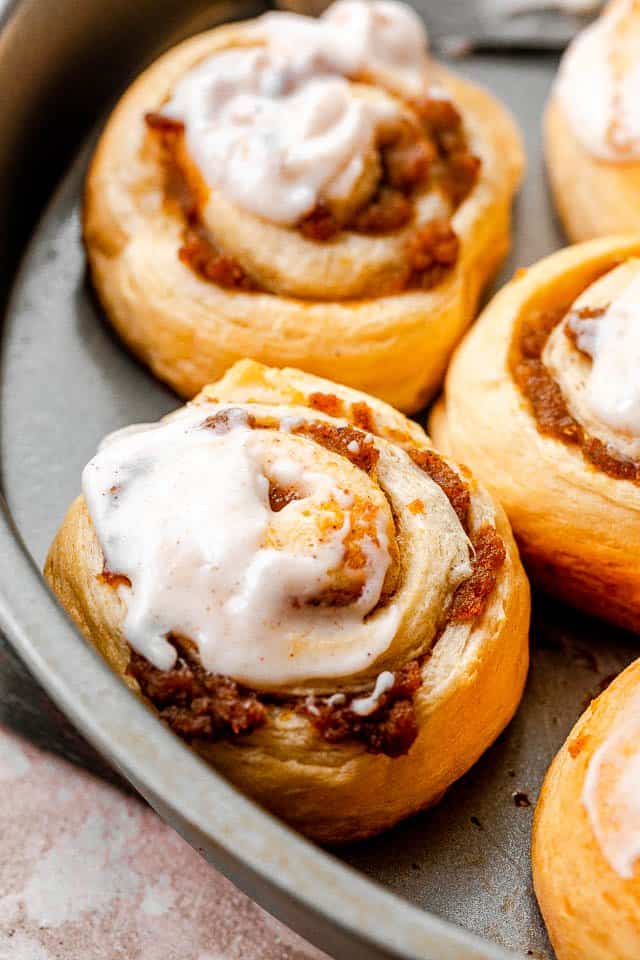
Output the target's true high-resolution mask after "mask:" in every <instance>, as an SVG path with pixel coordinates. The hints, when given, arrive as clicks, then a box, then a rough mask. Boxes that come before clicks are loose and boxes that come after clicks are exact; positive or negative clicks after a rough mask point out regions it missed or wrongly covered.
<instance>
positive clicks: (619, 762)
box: [532, 660, 640, 960]
mask: <svg viewBox="0 0 640 960" xmlns="http://www.w3.org/2000/svg"><path fill="white" fill-rule="evenodd" d="M532 856H533V877H534V885H535V890H536V894H537V897H538V901H539V903H540V909H541V911H542V915H543V917H544V919H545V921H546V924H547V927H548V929H549V935H550V938H551V942H552V944H553V947H554V949H555V952H556V955H557V957H558V960H587V958H588V960H614V958H615V960H637V957H639V956H640V660H636V661H635V663H632V664H631V666H629V667H627V669H626V670H625V671H624V672H623V673H621V674H620V676H619V677H618V678H617V679H616V680H614V682H613V683H612V684H611V686H609V687H608V689H607V690H605V692H604V693H603V694H601V696H599V697H598V699H597V700H594V701H593V702H592V703H591V705H590V706H589V708H588V709H587V710H586V712H585V713H584V714H583V715H582V717H581V718H580V720H579V721H578V723H577V724H576V726H575V727H574V728H573V730H572V731H571V733H570V734H569V737H568V739H567V741H566V743H565V744H564V746H563V747H562V749H561V750H560V752H559V754H558V756H557V757H556V759H555V760H554V762H553V764H552V765H551V768H550V770H549V772H548V774H547V777H546V780H545V782H544V786H543V788H542V793H541V794H540V800H539V801H538V807H537V810H536V817H535V824H534V832H533V846H532Z"/></svg>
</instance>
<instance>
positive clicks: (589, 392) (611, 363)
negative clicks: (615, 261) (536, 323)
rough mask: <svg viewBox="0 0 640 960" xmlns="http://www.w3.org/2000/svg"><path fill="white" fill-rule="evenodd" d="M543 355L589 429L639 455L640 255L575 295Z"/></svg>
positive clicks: (635, 456)
mask: <svg viewBox="0 0 640 960" xmlns="http://www.w3.org/2000/svg"><path fill="white" fill-rule="evenodd" d="M567 327H568V329H569V331H570V332H571V333H572V334H573V337H574V338H575V346H574V345H573V344H572V343H571V341H570V340H569V339H568V338H567V335H566V333H567ZM576 347H577V348H578V349H576ZM543 360H544V362H545V364H546V366H547V367H548V369H549V371H550V372H551V374H552V376H553V378H554V380H556V382H557V383H558V385H559V386H560V389H561V391H562V394H563V397H564V399H565V402H566V404H567V406H568V408H569V410H570V412H571V414H572V416H573V417H574V419H575V420H577V422H578V423H580V424H581V425H582V427H583V428H584V429H585V430H586V432H587V433H588V434H589V435H590V436H593V437H597V438H598V439H599V440H601V441H602V442H603V443H605V444H606V445H607V446H608V447H609V448H611V449H612V450H613V451H615V452H616V453H618V454H620V455H621V456H622V457H626V458H629V459H631V460H637V459H639V458H640V260H637V259H635V258H631V259H629V260H627V261H625V262H624V263H622V264H619V265H618V266H616V267H614V268H613V269H612V270H610V271H609V272H608V273H606V274H604V275H603V276H601V277H599V278H598V279H597V280H596V281H595V282H594V283H592V284H591V285H590V286H589V287H588V288H587V289H586V290H585V291H584V292H583V293H582V294H581V295H580V296H579V297H578V298H577V299H576V300H575V302H574V303H573V305H572V307H571V309H570V310H569V311H568V313H567V315H566V317H565V318H564V320H563V322H562V323H561V324H559V325H558V326H557V327H556V328H555V329H554V330H553V332H552V333H551V336H550V337H549V340H548V341H547V344H546V346H545V348H544V352H543Z"/></svg>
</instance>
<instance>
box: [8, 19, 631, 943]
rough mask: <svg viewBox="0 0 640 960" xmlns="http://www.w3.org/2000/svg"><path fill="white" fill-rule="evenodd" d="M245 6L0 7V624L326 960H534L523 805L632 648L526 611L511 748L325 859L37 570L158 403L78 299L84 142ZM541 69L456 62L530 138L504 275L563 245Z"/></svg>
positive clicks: (136, 774) (81, 719)
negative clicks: (135, 684)
mask: <svg viewBox="0 0 640 960" xmlns="http://www.w3.org/2000/svg"><path fill="white" fill-rule="evenodd" d="M435 3H436V0H434V5H435ZM256 10H257V8H256V6H255V4H254V3H253V2H252V0H246V2H244V0H241V2H238V3H234V4H230V3H225V2H218V3H213V4H212V3H210V2H209V3H204V2H202V0H153V2H152V0H110V2H109V3H105V2H104V0H56V3H55V4H52V3H47V2H46V0H22V2H21V3H18V4H14V5H13V6H10V8H9V9H8V11H6V12H5V18H4V23H3V25H2V30H1V32H0V89H1V90H2V91H3V105H2V111H0V222H1V223H2V228H3V229H2V230H0V263H1V264H2V272H1V273H0V299H1V302H2V305H3V307H4V308H5V310H4V320H3V328H2V343H1V353H0V362H1V368H0V370H1V372H0V397H1V401H0V403H1V405H0V416H1V433H0V469H1V483H2V492H3V495H4V497H5V498H6V501H5V503H4V506H3V510H2V511H1V512H0V629H1V630H2V631H3V632H4V635H5V636H6V638H7V639H8V640H9V642H10V643H11V645H12V646H13V648H14V649H15V651H16V652H17V653H18V655H19V656H20V658H21V659H22V660H23V661H24V663H25V664H26V665H27V666H28V668H29V670H30V671H31V672H32V674H33V675H34V676H35V678H36V679H37V680H38V682H39V683H40V684H41V685H42V687H44V689H45V690H46V691H47V692H48V694H49V695H50V697H51V698H52V699H53V700H54V701H55V703H56V704H57V705H58V706H59V707H60V708H61V709H62V710H63V711H64V713H65V714H66V715H67V716H68V717H69V718H70V719H71V721H72V722H73V723H74V724H75V725H76V726H77V727H78V729H79V730H80V731H81V732H82V734H83V735H84V736H85V737H86V738H87V740H89V741H90V742H91V743H92V744H93V745H94V746H95V747H96V748H97V749H98V750H99V751H100V752H101V753H102V754H103V755H104V756H105V757H106V759H107V760H108V761H109V762H110V763H111V764H113V765H114V766H115V767H116V768H117V770H118V771H119V772H120V773H121V774H122V775H123V776H124V777H125V778H126V779H127V780H128V781H130V782H131V784H132V785H133V786H134V787H135V788H136V789H137V790H138V791H139V792H140V793H141V794H142V795H143V796H144V797H145V798H146V799H147V800H148V801H149V802H150V803H151V804H152V806H153V807H154V808H155V809H156V810H157V811H158V813H159V814H160V815H161V816H162V817H163V818H164V819H166V820H167V821H168V822H169V823H170V824H171V825H172V826H173V827H174V828H175V829H176V830H177V831H178V832H179V833H181V834H182V835H183V836H184V837H185V838H186V839H187V840H189V841H190V842H191V843H192V844H193V845H194V846H195V847H196V848H197V849H198V850H200V851H201V853H202V854H203V855H204V856H205V857H207V858H208V859H209V860H210V861H211V862H212V863H215V865H216V866H218V867H219V868H220V869H222V870H223V871H224V872H225V873H226V874H227V875H228V876H229V877H230V878H231V879H232V880H233V881H234V882H235V883H237V884H238V886H240V887H241V888H242V889H243V890H245V891H246V892H247V893H248V894H250V895H251V896H252V897H254V898H255V899H256V900H257V901H258V902H259V903H260V904H262V905H263V906H264V907H266V909H268V910H269V911H270V912H272V913H273V914H275V915H276V916H278V917H279V918H281V919H282V920H284V921H285V922H286V923H288V924H289V925H290V926H291V927H293V928H294V929H296V930H297V931H298V932H300V933H301V934H302V935H303V936H305V937H307V938H308V939H309V940H311V941H312V942H314V943H315V944H317V945H318V946H320V947H322V948H323V949H324V950H326V951H327V952H328V953H329V954H330V955H332V956H333V957H335V958H336V960H338V958H343V957H344V958H347V957H348V958H358V957H369V958H382V957H391V956H398V957H406V958H409V957H413V958H429V960H480V958H482V960H490V958H495V960H498V958H506V957H508V956H514V954H513V953H510V952H508V948H513V949H516V950H518V951H519V953H520V955H521V956H522V955H527V954H528V955H529V956H534V957H538V958H544V957H548V956H549V955H550V954H549V948H548V944H547V941H546V938H545V935H544V932H543V930H542V927H541V924H540V921H539V917H538V914H537V911H536V908H535V905H534V903H533V899H532V894H531V885H530V880H529V868H528V836H529V827H530V815H531V808H527V806H526V802H525V801H523V800H522V796H525V797H528V798H530V800H531V801H533V800H535V796H536V793H537V789H538V786H539V783H540V780H541V777H542V775H543V772H544V769H545V767H546V765H547V763H548V761H549V759H550V757H551V756H552V754H553V752H554V751H555V749H556V748H557V746H558V745H559V743H560V742H561V740H562V739H563V737H564V735H565V733H566V731H567V729H568V728H569V727H570V725H571V723H572V722H573V720H574V719H575V716H576V715H577V713H578V712H579V710H580V707H581V705H582V703H583V701H584V699H585V697H587V696H588V695H589V694H590V693H593V692H594V691H595V690H596V689H597V687H598V685H599V684H600V683H601V682H602V681H603V678H605V677H606V676H607V675H608V674H610V673H612V672H616V671H618V670H619V669H621V668H622V667H623V666H624V665H626V663H627V662H628V661H629V660H630V659H632V657H633V654H634V643H635V644H637V640H636V641H634V639H633V638H630V637H629V636H627V635H624V634H622V633H619V632H615V631H613V630H611V629H608V628H604V627H602V626H601V625H596V624H594V623H592V622H590V621H587V620H585V619H582V618H578V617H577V616H576V615H574V614H571V613H570V612H567V611H565V610H563V609H561V608H559V607H557V606H555V605H550V604H548V603H545V602H541V601H538V602H537V605H536V606H537V612H536V622H535V623H536V625H535V628H534V638H535V640H536V650H535V655H534V663H533V669H532V676H531V680H530V683H529V687H528V691H527V696H526V698H525V703H524V705H523V708H522V710H521V711H520V713H519V715H518V717H517V719H516V721H515V722H514V723H513V724H512V725H511V727H510V729H509V731H508V732H507V733H506V734H505V735H504V736H503V737H502V738H500V740H499V742H498V743H497V744H496V745H495V746H494V747H493V748H492V749H491V750H490V751H489V752H488V754H487V755H486V757H485V758H483V759H482V761H481V762H480V763H479V764H478V765H477V766H476V767H475V768H474V770H473V771H471V773H470V774H469V775H468V776H467V777H465V778H463V780H462V781H461V782H460V783H459V784H458V785H456V786H455V787H454V788H453V789H452V790H451V791H450V793H449V794H448V795H447V797H446V798H445V800H444V801H443V803H441V804H440V806H439V807H437V808H436V809H434V810H433V811H432V812H430V813H427V814H424V815H422V816H419V817H415V818H412V819H411V820H409V821H407V822H406V823H405V824H402V825H401V826H399V827H398V828H396V829H395V830H393V831H391V832H390V833H388V834H387V835H385V836H383V837H381V838H378V839H376V840H373V841H370V842H368V843H364V844H359V845H356V846H354V847H352V848H350V849H346V850H342V851H340V852H339V854H338V855H331V854H329V853H327V852H325V851H323V850H321V849H319V848H317V847H315V846H314V845H312V844H310V843H308V842H306V841H305V840H304V839H302V838H301V837H299V836H298V835H296V834H294V833H293V832H291V831H290V830H288V829H287V828H286V827H284V826H283V825H282V824H281V823H279V822H278V821H276V820H275V819H273V818H272V817H270V816H269V815H268V814H266V813H265V812H264V811H262V810H261V809H260V808H258V807H257V806H256V805H254V804H253V803H252V802H251V801H249V800H248V799H246V798H245V797H243V796H242V795H240V794H239V793H238V792H237V791H236V790H235V789H234V788H232V787H231V786H230V785H229V784H228V783H227V782H226V781H225V780H224V779H223V778H221V777H219V776H218V775H216V773H215V772H213V771H212V770H210V769H209V768H208V767H206V766H205V765H204V764H202V763H201V762H200V760H199V759H198V758H197V757H196V756H194V755H193V754H192V753H191V752H190V751H189V750H188V749H186V748H185V747H184V746H183V745H182V743H181V742H180V741H179V740H178V739H177V738H175V737H174V736H173V735H172V734H171V733H170V732H169V731H168V730H166V729H165V728H164V727H163V726H162V725H161V724H160V723H158V721H157V720H156V719H155V718H154V717H153V716H152V715H151V714H150V713H149V712H148V711H147V710H146V709H145V708H144V707H143V706H142V705H141V704H140V703H139V702H138V701H137V700H136V698H135V697H133V696H132V695H131V694H129V692H128V691H127V690H126V688H125V687H124V686H123V685H122V683H121V682H120V681H119V680H118V679H117V678H116V677H115V676H113V674H112V673H111V672H110V670H109V669H108V668H107V667H106V666H105V664H104V663H103V662H102V661H101V659H100V658H99V657H98V656H97V655H96V654H95V653H94V652H93V650H92V649H90V648H89V647H88V646H87V645H86V644H85V643H84V642H83V641H82V639H81V638H80V637H79V636H78V634H77V633H76V632H75V630H74V629H73V628H72V626H71V624H70V623H69V621H68V620H67V618H66V616H65V615H64V613H63V612H62V611H61V610H60V609H59V607H58V606H57V604H56V603H55V601H54V600H53V598H52V597H51V595H50V594H49V592H48V590H47V589H46V587H45V585H44V583H43V581H42V578H41V576H40V574H39V572H38V568H39V566H40V565H41V563H42V560H43V557H44V553H45V551H46V548H47V545H48V542H49V540H50V538H51V536H52V535H53V533H54V531H55V528H56V527H57V525H58V523H59V522H60V520H61V519H62V516H63V513H64V510H65V509H66V506H67V505H68V503H69V502H70V500H71V499H72V497H73V496H74V495H75V493H76V492H77V487H78V483H79V475H80V469H81V467H82V466H83V464H84V463H85V462H86V460H87V459H88V458H89V457H90V456H91V454H92V453H93V450H94V448H95V445H96V443H97V441H98V440H99V439H100V437H101V436H102V435H103V434H104V433H106V432H107V431H108V430H111V429H114V428H115V427H117V426H120V425H122V424H124V423H126V422H130V421H135V420H143V419H151V418H155V417H157V416H160V415H162V414H163V413H164V412H166V411H167V410H169V409H171V408H172V407H173V406H176V405H177V401H176V399H175V397H173V396H172V395H171V394H170V393H169V391H167V390H166V389H165V388H164V387H162V386H161V385H160V384H158V383H157V382H155V381H154V380H153V379H152V378H151V377H150V376H149V374H148V373H146V371H144V370H143V369H142V368H141V367H139V366H138V364H137V363H136V362H135V361H134V360H133V359H132V358H131V357H130V356H129V355H128V354H127V353H126V352H125V351H124V350H123V348H122V347H121V346H120V344H119V343H117V342H116V341H115V339H114V337H113V336H112V335H111V333H110V331H109V329H108V328H107V327H106V325H105V324H104V322H103V320H102V318H101V315H100V312H99V310H98V308H97V306H96V304H95V302H94V301H93V299H92V297H91V293H90V290H89V289H88V286H87V284H86V281H85V277H84V258H83V254H82V248H81V243H80V235H79V203H80V195H81V184H82V178H83V172H84V165H85V162H86V156H87V150H86V148H85V150H84V151H83V150H81V147H82V144H83V142H85V140H86V137H87V135H88V134H89V132H90V131H91V130H92V129H93V128H94V127H95V126H96V122H97V121H98V120H99V118H100V116H102V115H103V113H104V110H105V108H106V106H107V105H108V104H109V103H110V102H111V101H112V100H113V98H114V96H116V95H117V93H118V92H119V91H120V90H121V89H122V88H123V85H124V84H125V83H126V81H127V80H128V79H129V78H130V77H131V76H132V75H133V74H135V73H136V72H137V71H138V70H139V69H140V68H141V67H142V66H144V65H145V63H147V62H148V61H149V60H150V59H152V58H153V56H155V55H156V54H157V53H158V52H159V51H160V50H161V49H163V48H164V47H166V46H167V45H169V44H170V43H173V42H175V41H176V40H178V39H180V38H181V37H182V36H185V35H187V34H189V33H192V32H194V31H195V30H197V29H202V28H203V27H205V26H207V25H210V24H212V23H215V22H219V21H220V20H222V19H228V18H230V17H235V16H238V17H241V16H247V15H250V14H252V13H254V12H256ZM554 65H555V64H554V61H553V60H552V59H549V60H544V59H543V60H539V59H536V60H533V59H528V60H523V61H516V60H515V59H510V58H508V57H506V56H503V57H501V58H489V59H485V60H482V59H478V60H469V61H465V63H464V64H463V66H462V69H463V70H464V72H465V73H467V75H469V76H471V77H472V78H474V79H477V80H480V81H482V82H485V83H486V84H488V85H489V86H492V87H493V88H494V89H495V90H496V91H497V92H499V93H501V94H502V95H503V97H504V98H505V99H507V101H508V102H509V103H510V105H511V106H512V109H513V110H514V112H516V113H517V115H518V116H519V118H520V120H521V121H522V122H523V124H524V127H525V130H526V132H527V136H528V147H529V155H530V158H531V170H530V175H529V179H528V181H527V185H526V187H525V190H524V193H523V196H522V199H521V201H520V204H519V210H518V225H519V226H518V231H517V242H516V249H515V253H514V256H513V258H512V261H511V264H510V266H509V268H508V270H511V269H513V266H515V265H516V264H526V263H529V262H531V261H532V260H533V259H536V258H537V257H538V256H540V255H541V254H543V253H544V252H546V251H548V250H550V249H553V248H554V247H557V246H558V245H559V244H560V243H561V237H560V236H559V234H558V233H557V231H556V227H555V225H554V223H553V220H552V218H551V215H550V211H549V208H548V204H547V200H546V194H545V187H544V182H543V179H542V176H541V170H540V161H539V143H538V123H539V113H540V107H541V104H542V102H543V100H544V96H545V94H546V91H547V87H548V84H549V81H550V78H551V76H552V73H553V70H554ZM73 158H76V159H75V162H74V163H73V164H71V160H72V159H73ZM66 168H69V173H68V174H67V176H66V177H65V179H64V181H63V182H62V185H61V187H60V188H59V189H58V190H57V191H56V192H55V193H54V187H55V184H56V183H57V182H58V180H59V179H60V176H61V174H62V172H63V170H65V169H66ZM38 219H39V224H38V226H37V228H35V230H34V224H35V223H36V221H37V220H38ZM27 244H28V251H27V253H26V256H24V258H23V254H24V251H25V249H26V247H27ZM21 258H22V263H21V266H20V268H19V269H18V265H19V263H20V261H21ZM514 794H518V795H519V799H518V804H517V805H516V803H514V799H513V795H514ZM354 867H356V868H357V869H353V868H354ZM376 881H377V882H376ZM450 921H455V923H452V922H450ZM458 924H462V925H463V926H459V925H458ZM465 928H466V929H465Z"/></svg>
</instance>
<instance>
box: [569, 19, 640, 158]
mask: <svg viewBox="0 0 640 960" xmlns="http://www.w3.org/2000/svg"><path fill="white" fill-rule="evenodd" d="M634 4H635V0H618V2H617V3H613V4H611V5H610V6H609V7H608V8H607V10H605V12H604V13H603V15H602V16H601V17H600V18H599V19H598V20H597V21H596V22H595V23H593V24H592V25H591V26H589V27H587V29H586V30H583V31H582V33H580V34H579V35H578V36H577V37H576V39H575V40H574V41H573V43H572V44H571V46H570V47H569V49H568V50H567V52H566V53H565V55H564V57H563V60H562V64H561V66H560V70H559V73H558V79H557V81H556V94H557V96H558V98H559V101H560V103H561V104H562V107H563V110H564V112H565V115H566V117H567V119H568V121H569V123H570V124H571V126H572V128H573V132H574V134H575V135H576V137H577V138H578V139H579V140H580V141H581V143H582V144H583V145H584V146H585V147H586V148H587V150H589V151H590V152H591V153H592V154H593V155H594V156H596V157H601V158H603V159H606V160H618V161H619V160H625V159H634V158H637V157H638V156H640V58H639V57H638V56H637V55H636V56H628V55H627V54H628V51H626V50H625V49H623V47H624V44H625V35H627V34H628V33H629V29H628V28H629V25H628V24H627V22H626V19H627V18H631V17H637V12H636V11H635V10H634Z"/></svg>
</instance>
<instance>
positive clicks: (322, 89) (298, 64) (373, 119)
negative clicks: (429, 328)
mask: <svg viewBox="0 0 640 960" xmlns="http://www.w3.org/2000/svg"><path fill="white" fill-rule="evenodd" d="M252 37H253V38H255V45H249V46H237V47H233V48H230V49H227V50H224V51H221V52H220V53H217V54H214V55H213V56H211V57H208V58H207V59H205V60H204V61H202V62H201V63H200V64H198V65H197V66H196V67H194V68H193V69H191V70H189V71H188V72H187V73H186V74H185V75H184V76H183V77H182V78H181V79H180V80H179V81H178V83H177V84H176V86H175V88H174V90H173V93H172V96H171V98H170V100H169V102H168V103H167V104H166V105H165V106H164V107H163V113H164V114H165V115H167V116H169V117H171V118H173V119H176V120H180V121H182V122H183V123H184V124H185V138H186V145H187V149H188V151H189V153H190V155H191V157H192V159H193V160H194V162H195V163H196V165H197V166H198V168H199V170H200V172H201V174H202V176H203V177H204V180H205V181H206V183H207V184H208V186H209V187H210V188H212V189H213V188H215V189H219V190H221V191H222V192H223V193H224V194H225V195H226V196H228V198H229V199H230V200H232V201H233V202H235V203H237V204H238V205H239V206H241V207H243V208H244V209H246V210H249V211H251V212H253V213H255V214H256V215H258V216H260V217H263V218H264V219H267V220H270V221H272V222H274V223H279V224H289V225H290V224H293V223H295V222H296V221H298V220H300V219H301V218H302V217H303V216H305V215H306V214H308V213H310V212H311V210H313V208H314V207H315V206H316V205H317V204H318V203H319V202H321V201H327V202H331V201H332V200H336V201H340V200H341V199H343V198H347V199H348V198H349V196H350V194H351V192H352V191H353V190H354V189H355V188H356V187H357V184H358V182H359V181H360V179H361V178H362V177H363V176H364V175H365V172H366V165H367V163H371V162H372V157H371V155H372V151H373V148H374V145H375V135H376V130H377V128H378V126H379V124H380V123H381V122H382V121H384V120H385V119H389V118H392V117H394V116H397V115H398V112H399V107H398V105H397V104H396V103H395V102H394V101H393V99H392V98H391V97H389V96H387V95H385V94H384V93H382V92H379V91H378V92H376V91H373V90H370V89H367V88H363V87H362V86H359V85H357V84H355V85H354V84H351V83H349V82H348V80H347V78H365V77H366V76H371V75H372V76H378V77H380V78H381V79H382V80H383V81H385V80H386V81H387V82H388V85H389V86H390V87H392V88H394V89H397V90H399V91H402V92H404V94H406V95H408V96H411V95H418V94H420V93H421V92H424V90H425V88H426V85H427V72H428V66H429V61H428V55H427V36H426V32H425V29H424V27H423V25H422V22H421V20H420V19H419V17H418V16H417V15H416V14H415V13H414V12H413V11H412V10H411V9H410V8H409V7H408V6H406V5H405V4H403V3H399V2H396V0H339V2H337V3H335V4H334V5H333V6H332V7H330V8H329V10H327V11H326V13H325V14H324V15H323V16H322V17H321V18H319V19H318V20H314V19H312V18H310V17H303V16H299V15H296V14H291V13H282V12H272V13H268V14H265V15H264V16H263V17H261V18H260V19H259V20H258V21H257V22H256V26H255V27H253V28H250V32H249V39H251V38H252Z"/></svg>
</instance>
